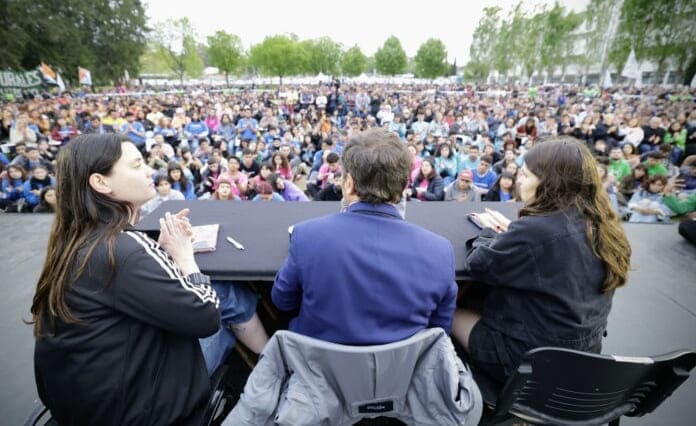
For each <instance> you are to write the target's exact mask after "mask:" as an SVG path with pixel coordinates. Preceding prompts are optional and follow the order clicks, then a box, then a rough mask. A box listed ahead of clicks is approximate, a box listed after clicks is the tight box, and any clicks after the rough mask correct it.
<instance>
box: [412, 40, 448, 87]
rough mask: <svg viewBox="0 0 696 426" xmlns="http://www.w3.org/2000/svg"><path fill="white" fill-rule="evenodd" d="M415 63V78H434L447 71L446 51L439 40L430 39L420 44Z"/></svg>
mask: <svg viewBox="0 0 696 426" xmlns="http://www.w3.org/2000/svg"><path fill="white" fill-rule="evenodd" d="M415 62H416V76H417V77H424V78H435V77H440V76H442V75H445V74H447V72H448V71H449V65H448V64H447V49H445V44H444V43H443V42H442V41H441V40H439V39H435V38H431V39H428V41H426V42H425V43H423V44H421V46H420V47H419V48H418V53H416V57H415Z"/></svg>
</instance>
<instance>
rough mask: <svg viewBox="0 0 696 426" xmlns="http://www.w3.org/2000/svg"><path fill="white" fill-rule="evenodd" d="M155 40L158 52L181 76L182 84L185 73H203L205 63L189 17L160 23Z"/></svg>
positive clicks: (191, 75) (192, 74)
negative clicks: (199, 52) (199, 51)
mask: <svg viewBox="0 0 696 426" xmlns="http://www.w3.org/2000/svg"><path fill="white" fill-rule="evenodd" d="M154 42H155V45H156V46H157V52H158V53H159V55H160V56H161V57H162V59H163V60H164V61H165V62H166V64H167V66H168V67H169V69H170V70H172V71H173V72H174V73H175V74H176V75H177V77H179V82H180V83H181V84H183V83H184V76H185V75H188V76H189V77H197V76H199V75H201V74H202V72H203V68H204V66H205V65H204V64H203V59H201V57H200V55H199V54H198V49H197V47H198V46H197V43H196V36H195V32H194V30H193V27H192V26H191V23H190V22H189V20H188V18H181V19H178V20H168V21H166V22H165V23H164V24H162V25H159V26H158V29H157V32H156V33H155V36H154Z"/></svg>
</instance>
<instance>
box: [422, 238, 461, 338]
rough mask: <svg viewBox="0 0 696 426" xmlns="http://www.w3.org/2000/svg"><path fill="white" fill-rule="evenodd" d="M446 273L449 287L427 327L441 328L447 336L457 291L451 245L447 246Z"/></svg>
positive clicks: (450, 327)
mask: <svg viewBox="0 0 696 426" xmlns="http://www.w3.org/2000/svg"><path fill="white" fill-rule="evenodd" d="M447 271H448V276H447V280H448V281H449V286H448V287H447V290H446V291H445V293H444V294H443V295H442V299H440V302H439V303H438V305H437V307H436V308H435V311H433V313H432V315H431V316H430V322H429V323H428V327H441V328H442V329H444V330H445V332H446V333H447V334H449V333H450V331H451V329H452V318H453V317H454V309H455V307H456V302H457V290H458V287H457V283H456V281H455V280H454V249H453V248H452V246H451V245H450V246H449V263H448V268H447Z"/></svg>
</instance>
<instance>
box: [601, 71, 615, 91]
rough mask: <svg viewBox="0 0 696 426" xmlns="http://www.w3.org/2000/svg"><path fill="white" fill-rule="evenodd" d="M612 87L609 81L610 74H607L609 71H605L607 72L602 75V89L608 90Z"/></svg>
mask: <svg viewBox="0 0 696 426" xmlns="http://www.w3.org/2000/svg"><path fill="white" fill-rule="evenodd" d="M613 85H614V83H613V82H612V81H611V73H610V72H609V70H607V71H606V72H605V73H604V85H603V86H602V87H603V88H604V89H608V88H610V87H611V86H613Z"/></svg>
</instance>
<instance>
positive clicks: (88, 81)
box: [77, 67, 92, 86]
mask: <svg viewBox="0 0 696 426" xmlns="http://www.w3.org/2000/svg"><path fill="white" fill-rule="evenodd" d="M77 74H78V77H79V81H80V84H84V85H85V86H91V85H92V73H91V72H89V70H88V69H86V68H82V67H77Z"/></svg>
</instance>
